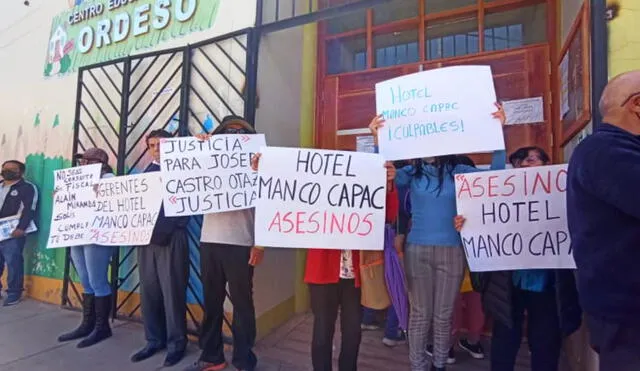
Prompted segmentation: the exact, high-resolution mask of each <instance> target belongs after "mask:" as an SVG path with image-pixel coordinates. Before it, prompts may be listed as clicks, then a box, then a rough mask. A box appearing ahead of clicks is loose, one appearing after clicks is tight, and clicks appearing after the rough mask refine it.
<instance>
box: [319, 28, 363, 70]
mask: <svg viewBox="0 0 640 371" xmlns="http://www.w3.org/2000/svg"><path fill="white" fill-rule="evenodd" d="M366 68H367V41H366V38H365V37H364V36H359V37H349V38H341V39H334V40H329V41H327V74H329V75H334V74H338V73H345V72H353V71H361V70H365V69H366Z"/></svg>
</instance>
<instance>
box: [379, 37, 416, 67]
mask: <svg viewBox="0 0 640 371" xmlns="http://www.w3.org/2000/svg"><path fill="white" fill-rule="evenodd" d="M373 50H374V52H375V54H374V57H375V67H389V66H395V65H399V64H407V63H414V62H418V61H419V60H420V47H419V46H418V30H417V29H414V30H406V31H402V32H393V33H389V34H383V35H376V36H374V37H373Z"/></svg>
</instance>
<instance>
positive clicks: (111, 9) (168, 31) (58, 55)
mask: <svg viewBox="0 0 640 371" xmlns="http://www.w3.org/2000/svg"><path fill="white" fill-rule="evenodd" d="M219 5H220V0H95V1H84V2H83V3H82V4H81V5H78V6H75V7H74V8H72V9H70V10H67V11H65V12H63V13H61V14H59V15H58V16H56V17H55V18H54V19H53V22H52V24H51V34H50V37H49V44H48V45H47V59H46V61H45V68H44V75H45V76H54V75H60V74H64V73H68V72H73V71H75V70H77V69H78V68H79V67H82V66H87V65H90V64H94V63H100V62H105V61H109V60H112V59H116V58H122V57H125V56H127V55H130V54H132V52H134V51H135V50H139V49H145V48H150V47H154V46H156V45H158V44H160V43H162V42H164V41H166V40H169V39H172V38H175V37H180V36H184V35H186V34H189V33H191V32H196V31H202V30H205V29H208V28H210V27H211V26H212V25H213V22H214V21H215V18H216V14H217V12H218V8H219Z"/></svg>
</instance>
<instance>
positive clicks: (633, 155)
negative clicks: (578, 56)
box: [567, 71, 640, 371]
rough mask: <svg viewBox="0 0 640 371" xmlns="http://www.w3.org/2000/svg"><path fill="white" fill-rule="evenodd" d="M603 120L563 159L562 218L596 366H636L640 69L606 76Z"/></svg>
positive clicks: (639, 360)
mask: <svg viewBox="0 0 640 371" xmlns="http://www.w3.org/2000/svg"><path fill="white" fill-rule="evenodd" d="M599 109H600V113H601V115H602V117H603V122H604V123H603V124H602V125H600V126H598V127H597V128H596V131H595V132H594V134H593V135H591V136H589V137H587V138H586V139H584V141H583V142H582V143H580V145H578V147H577V148H576V150H575V151H574V153H573V155H572V157H571V161H570V163H569V174H568V186H567V215H568V219H569V232H570V235H571V247H572V249H573V253H574V254H573V255H574V258H575V261H576V265H577V268H578V270H577V281H578V286H579V292H580V301H581V304H582V306H583V307H584V309H585V312H586V313H587V326H588V327H589V330H590V333H591V344H592V347H593V348H594V349H595V350H596V351H597V352H599V353H600V370H601V371H610V370H615V371H632V370H633V371H636V370H640V337H639V336H638V334H640V316H638V314H640V271H638V268H637V264H638V261H640V247H639V246H638V242H639V241H640V202H639V201H640V198H638V189H639V188H640V71H633V72H628V73H625V74H622V75H619V76H617V77H615V78H613V79H612V80H611V81H610V82H609V84H608V85H607V87H606V88H605V90H604V92H603V94H602V98H601V100H600V106H599Z"/></svg>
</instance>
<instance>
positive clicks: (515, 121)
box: [502, 97, 544, 125]
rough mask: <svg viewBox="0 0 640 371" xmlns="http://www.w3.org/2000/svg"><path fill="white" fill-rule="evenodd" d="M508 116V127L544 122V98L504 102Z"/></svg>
mask: <svg viewBox="0 0 640 371" xmlns="http://www.w3.org/2000/svg"><path fill="white" fill-rule="evenodd" d="M502 107H503V108H504V113H505V114H506V115H507V125H520V124H538V123H541V122H544V102H543V100H542V97H536V98H526V99H516V100H510V101H506V102H502Z"/></svg>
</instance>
